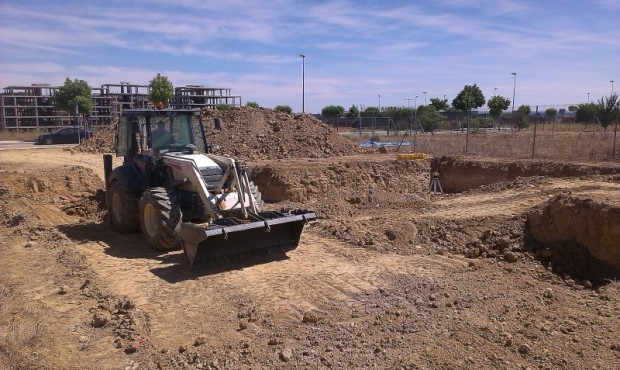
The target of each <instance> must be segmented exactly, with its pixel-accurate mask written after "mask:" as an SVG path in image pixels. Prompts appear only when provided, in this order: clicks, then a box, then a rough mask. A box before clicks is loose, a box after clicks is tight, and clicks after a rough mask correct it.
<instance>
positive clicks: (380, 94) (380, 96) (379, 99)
mask: <svg viewBox="0 0 620 370" xmlns="http://www.w3.org/2000/svg"><path fill="white" fill-rule="evenodd" d="M377 96H378V97H379V113H381V94H379V95H377Z"/></svg>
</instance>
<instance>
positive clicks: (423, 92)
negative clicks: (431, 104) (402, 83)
mask: <svg viewBox="0 0 620 370" xmlns="http://www.w3.org/2000/svg"><path fill="white" fill-rule="evenodd" d="M422 94H424V105H426V91H422Z"/></svg>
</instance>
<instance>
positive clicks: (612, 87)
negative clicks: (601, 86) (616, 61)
mask: <svg viewBox="0 0 620 370" xmlns="http://www.w3.org/2000/svg"><path fill="white" fill-rule="evenodd" d="M609 82H611V95H613V94H614V80H609Z"/></svg>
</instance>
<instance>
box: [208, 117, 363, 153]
mask: <svg viewBox="0 0 620 370" xmlns="http://www.w3.org/2000/svg"><path fill="white" fill-rule="evenodd" d="M216 117H217V118H221V119H222V131H221V132H220V133H219V134H217V135H214V136H212V137H211V142H212V143H213V144H215V145H217V146H219V147H220V152H221V153H224V154H225V155H231V156H234V157H238V158H244V159H266V158H270V159H273V158H306V157H307V158H324V157H334V156H342V155H351V154H355V153H360V152H361V150H360V149H359V148H358V147H357V145H356V144H355V143H354V142H352V141H350V140H348V139H346V138H344V137H342V136H341V135H340V134H338V133H337V132H336V131H335V130H334V129H332V128H331V127H329V126H328V125H326V124H324V123H322V122H321V121H319V120H318V119H316V118H314V117H313V116H310V115H307V114H295V115H291V114H287V113H283V112H277V111H274V110H271V109H264V108H258V109H257V108H249V107H239V108H230V109H227V110H223V111H220V110H205V111H203V122H204V123H205V128H206V130H207V132H211V131H212V128H213V119H214V118H216Z"/></svg>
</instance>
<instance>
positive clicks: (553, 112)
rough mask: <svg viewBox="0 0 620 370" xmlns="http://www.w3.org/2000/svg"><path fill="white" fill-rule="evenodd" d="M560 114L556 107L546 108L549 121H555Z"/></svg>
mask: <svg viewBox="0 0 620 370" xmlns="http://www.w3.org/2000/svg"><path fill="white" fill-rule="evenodd" d="M557 115H558V110H557V109H555V108H547V109H545V117H547V122H551V121H555V117H556V116H557Z"/></svg>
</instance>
